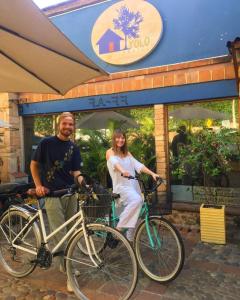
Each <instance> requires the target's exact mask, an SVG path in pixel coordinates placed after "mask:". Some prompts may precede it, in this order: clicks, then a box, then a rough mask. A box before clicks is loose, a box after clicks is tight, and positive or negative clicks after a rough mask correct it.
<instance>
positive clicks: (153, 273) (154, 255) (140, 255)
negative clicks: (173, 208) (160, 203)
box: [134, 216, 185, 282]
mask: <svg viewBox="0 0 240 300" xmlns="http://www.w3.org/2000/svg"><path fill="white" fill-rule="evenodd" d="M148 220H149V225H150V232H151V236H152V238H153V240H154V247H151V246H150V241H149V237H148V233H147V229H146V221H145V220H144V221H143V222H142V223H140V224H139V226H138V228H137V230H136V233H135V238H134V248H135V253H136V257H137V261H138V263H139V266H140V268H141V269H142V271H143V272H144V273H145V274H146V275H147V276H148V277H149V278H151V279H153V280H155V281H158V282H169V281H172V280H174V279H175V278H176V277H177V276H178V274H179V273H180V271H181V269H182V267H183V264H184V256H185V251H184V245H183V241H182V238H181V236H180V234H179V232H178V231H177V229H176V228H175V227H174V226H173V225H172V224H171V223H170V222H169V221H168V220H166V219H164V218H163V217H159V216H152V217H149V219H148Z"/></svg>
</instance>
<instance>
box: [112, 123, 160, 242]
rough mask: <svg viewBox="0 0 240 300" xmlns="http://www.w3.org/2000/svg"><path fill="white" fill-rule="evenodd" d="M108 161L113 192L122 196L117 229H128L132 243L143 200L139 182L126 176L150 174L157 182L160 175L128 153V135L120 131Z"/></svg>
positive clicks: (117, 132) (116, 131)
mask: <svg viewBox="0 0 240 300" xmlns="http://www.w3.org/2000/svg"><path fill="white" fill-rule="evenodd" d="M106 159H107V167H108V170H109V173H110V176H111V178H112V183H113V192H114V193H117V194H120V202H121V205H122V207H123V211H122V212H121V214H120V216H119V222H118V225H117V229H118V230H120V231H122V230H123V229H124V228H128V230H127V234H126V237H127V238H128V240H130V241H132V240H133V236H134V229H135V226H136V223H137V220H138V216H139V213H140V210H141V207H142V202H143V199H142V195H141V190H140V186H139V184H138V181H137V180H129V179H127V178H124V176H135V171H136V172H137V173H141V172H143V173H146V174H149V175H151V176H152V177H153V179H154V180H157V177H159V175H157V174H155V173H154V172H152V171H151V170H149V169H148V168H147V167H145V166H144V165H143V164H142V163H140V162H139V161H137V160H136V159H135V158H134V157H133V156H132V155H131V153H130V152H128V149H127V140H126V135H125V133H124V132H122V131H121V130H120V129H117V130H115V132H114V134H113V136H112V148H110V149H108V150H107V152H106Z"/></svg>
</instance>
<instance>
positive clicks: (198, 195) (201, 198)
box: [193, 186, 240, 206]
mask: <svg viewBox="0 0 240 300" xmlns="http://www.w3.org/2000/svg"><path fill="white" fill-rule="evenodd" d="M193 202H194V203H211V204H219V205H237V206H240V188H236V187H234V188H223V187H203V186H194V187H193Z"/></svg>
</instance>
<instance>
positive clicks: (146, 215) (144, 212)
mask: <svg viewBox="0 0 240 300" xmlns="http://www.w3.org/2000/svg"><path fill="white" fill-rule="evenodd" d="M145 198H146V195H145V194H144V199H145ZM111 209H112V216H111V219H110V220H109V221H110V224H112V226H113V227H114V228H116V226H117V222H118V221H119V217H118V216H117V213H116V206H115V201H114V200H112V204H111ZM139 218H140V219H144V220H145V223H146V230H147V235H148V239H149V244H150V247H151V248H152V249H156V248H158V249H159V248H160V247H161V239H160V237H159V234H158V232H157V229H156V227H155V226H154V227H153V234H152V233H151V230H150V225H149V209H148V204H147V202H146V201H144V203H143V205H142V208H141V211H140V214H139ZM154 241H155V242H154ZM156 244H157V245H156Z"/></svg>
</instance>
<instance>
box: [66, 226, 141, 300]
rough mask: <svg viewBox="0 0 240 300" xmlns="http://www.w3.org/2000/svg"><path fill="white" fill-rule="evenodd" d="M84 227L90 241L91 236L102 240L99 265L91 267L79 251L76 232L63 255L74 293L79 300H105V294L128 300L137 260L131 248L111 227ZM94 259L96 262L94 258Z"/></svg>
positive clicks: (87, 257)
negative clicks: (99, 237)
mask: <svg viewBox="0 0 240 300" xmlns="http://www.w3.org/2000/svg"><path fill="white" fill-rule="evenodd" d="M86 227H87V232H88V234H89V238H90V239H91V236H94V235H98V236H102V238H103V241H102V243H103V244H104V246H103V247H102V250H101V252H100V253H97V256H98V257H99V258H100V259H101V263H100V262H99V267H93V263H92V261H91V259H90V257H89V255H88V256H86V254H84V253H83V252H82V251H81V250H80V249H79V247H78V242H79V239H82V238H83V235H84V233H83V230H80V231H79V232H78V233H76V234H75V236H73V237H72V239H71V240H70V241H69V246H68V247H67V252H66V256H65V259H66V260H65V262H66V270H67V276H68V280H69V281H70V284H71V286H72V288H73V291H74V293H75V294H76V296H77V297H78V298H79V299H102V298H103V297H104V298H106V299H107V297H108V296H109V294H110V295H111V297H112V298H114V299H116V300H117V299H119V300H120V299H121V300H127V299H129V298H130V296H131V295H132V293H133V291H134V289H135V286H136V283H137V260H136V256H135V253H134V251H133V249H132V247H131V245H130V244H129V242H128V241H127V239H126V238H125V237H124V236H123V235H122V234H121V233H120V232H119V231H117V230H115V229H113V228H111V227H108V226H105V225H101V224H88V225H87V226H86ZM94 243H95V241H94ZM95 246H97V245H95ZM92 252H93V251H92ZM94 260H95V261H97V259H96V256H94ZM89 265H91V266H89ZM112 298H111V299H112Z"/></svg>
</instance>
